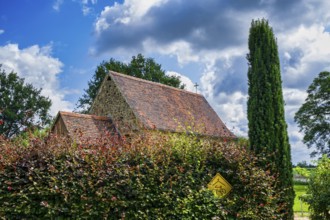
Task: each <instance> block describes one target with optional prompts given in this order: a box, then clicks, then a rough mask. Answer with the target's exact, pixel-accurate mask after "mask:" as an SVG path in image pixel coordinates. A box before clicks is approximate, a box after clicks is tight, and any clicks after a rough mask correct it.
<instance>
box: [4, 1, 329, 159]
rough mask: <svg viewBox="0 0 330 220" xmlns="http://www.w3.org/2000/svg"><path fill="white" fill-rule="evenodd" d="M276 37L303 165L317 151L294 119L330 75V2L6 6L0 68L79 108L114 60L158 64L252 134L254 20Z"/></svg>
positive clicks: (57, 102)
mask: <svg viewBox="0 0 330 220" xmlns="http://www.w3.org/2000/svg"><path fill="white" fill-rule="evenodd" d="M262 18H265V19H267V20H268V21H269V24H270V26H271V27H272V28H273V31H274V34H275V36H276V38H277V44H278V50H279V54H280V62H281V75H282V86H283V95H284V99H285V112H286V121H287V124H288V133H289V139H290V144H291V151H292V162H293V163H294V164H296V163H298V162H301V161H307V162H310V161H311V158H310V157H309V154H310V152H311V150H310V149H308V148H307V147H306V146H305V145H304V144H303V143H302V138H303V134H302V133H300V132H299V128H298V127H297V124H296V123H295V122H294V114H295V112H297V110H298V109H299V107H300V106H301V105H302V103H303V102H304V100H305V98H306V97H307V93H306V90H307V88H308V86H309V85H310V84H311V83H312V81H313V79H314V78H315V77H316V76H317V75H318V74H319V73H320V72H321V71H330V59H329V57H330V1H325V0H290V1H288V0H249V1H247V0H231V1H229V0H227V1H226V0H203V1H201V0H189V1H183V0H123V1H113V0H0V64H2V69H4V70H5V71H7V72H9V71H14V72H16V73H18V75H19V76H20V77H23V78H25V82H27V83H31V84H33V85H34V86H35V87H37V88H42V94H43V95H45V96H47V97H49V98H50V99H51V100H52V103H53V105H52V107H51V114H52V115H53V116H55V115H56V113H57V112H58V111H59V110H62V111H72V110H74V109H75V107H76V103H77V100H78V98H79V97H81V95H82V94H83V93H84V89H87V85H88V84H87V83H88V81H89V80H91V79H92V76H93V74H94V72H95V69H96V67H97V66H98V65H99V64H100V63H101V62H102V61H107V60H109V59H110V58H114V59H116V60H119V61H122V62H129V61H130V60H131V58H132V56H135V55H137V54H138V53H141V54H143V55H144V56H145V57H151V58H154V60H155V61H156V62H157V63H159V64H161V65H162V68H163V69H164V70H165V71H166V73H167V74H168V75H177V76H181V80H182V81H183V83H185V84H186V89H187V90H190V91H195V88H194V87H193V84H194V83H198V85H199V87H198V93H200V94H202V95H203V96H204V97H205V98H206V99H207V100H208V102H209V103H210V105H211V106H212V107H213V109H214V110H215V111H216V112H217V113H218V115H219V116H220V118H221V119H222V120H223V121H224V123H225V124H226V125H227V127H228V128H229V129H230V130H231V131H233V132H234V133H235V134H236V135H237V136H244V137H246V136H247V131H248V128H247V123H248V121H247V109H246V103H247V98H248V97H247V89H248V83H247V68H248V64H247V60H246V54H247V53H248V52H249V51H248V45H247V42H248V36H249V28H250V26H251V21H252V20H253V19H255V20H256V19H262Z"/></svg>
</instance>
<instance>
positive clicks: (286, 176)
mask: <svg viewBox="0 0 330 220" xmlns="http://www.w3.org/2000/svg"><path fill="white" fill-rule="evenodd" d="M249 50H250V53H249V54H248V55H247V60H248V63H249V68H248V83H249V91H248V93H249V99H248V103H247V106H248V121H249V123H248V126H249V139H250V144H251V149H252V150H253V151H254V152H255V153H256V155H258V156H259V157H260V158H261V161H264V162H262V163H261V165H262V166H264V167H265V169H269V170H270V171H271V172H272V173H273V174H274V175H275V176H277V178H278V184H277V185H276V186H275V187H276V188H277V192H278V193H279V195H281V196H280V200H279V203H278V204H279V210H280V212H282V213H285V214H284V218H285V219H293V201H294V191H293V179H292V163H291V152H290V144H289V139H288V133H287V125H286V122H285V117H284V101H283V94H282V81H281V73H280V61H279V56H278V50H277V43H276V40H275V37H274V33H273V30H272V28H271V27H270V26H269V25H268V21H267V20H265V19H262V20H253V21H252V23H251V28H250V35H249ZM262 158H265V159H264V160H263V159H262Z"/></svg>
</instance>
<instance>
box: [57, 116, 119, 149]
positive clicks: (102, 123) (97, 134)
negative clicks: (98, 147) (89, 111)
mask: <svg viewBox="0 0 330 220" xmlns="http://www.w3.org/2000/svg"><path fill="white" fill-rule="evenodd" d="M59 118H62V120H63V122H64V125H65V127H66V129H67V131H68V133H69V136H70V137H71V138H72V139H74V140H75V141H77V142H79V143H81V142H84V141H89V140H90V141H93V140H96V139H98V138H101V137H102V136H104V135H105V134H106V133H107V132H114V131H115V127H114V125H113V124H112V122H111V120H110V119H109V118H108V117H102V116H96V115H85V114H78V113H72V112H63V111H60V112H59V113H58V116H57V119H56V121H57V120H58V119H59ZM55 123H56V122H55Z"/></svg>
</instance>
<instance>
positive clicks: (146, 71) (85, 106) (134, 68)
mask: <svg viewBox="0 0 330 220" xmlns="http://www.w3.org/2000/svg"><path fill="white" fill-rule="evenodd" d="M109 70H112V71H115V72H119V73H122V74H126V75H130V76H134V77H137V78H141V79H145V80H149V81H153V82H158V83H162V84H165V85H169V86H173V87H175V88H181V89H184V87H185V85H184V84H182V83H181V80H180V78H179V77H177V76H168V75H166V74H165V71H164V70H163V69H162V68H161V65H160V64H158V63H156V62H155V61H154V59H152V58H145V57H144V56H143V55H141V54H138V55H137V56H133V57H132V59H131V61H130V63H128V64H126V63H123V62H120V61H117V60H115V59H113V58H111V59H110V60H109V61H107V62H106V61H103V62H102V63H101V64H100V65H98V66H97V68H96V70H95V73H94V75H93V78H92V79H91V80H90V81H89V82H88V88H87V89H86V90H85V93H84V94H83V95H82V97H81V98H79V100H78V103H77V108H78V110H79V111H80V112H82V113H88V112H89V110H90V107H91V105H92V103H93V101H94V99H95V97H96V95H97V91H98V89H99V87H100V86H101V83H102V81H103V79H104V77H105V76H106V75H107V74H108V72H109Z"/></svg>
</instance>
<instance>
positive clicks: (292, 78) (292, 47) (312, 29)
mask: <svg viewBox="0 0 330 220" xmlns="http://www.w3.org/2000/svg"><path fill="white" fill-rule="evenodd" d="M278 39H279V40H278V41H279V42H280V43H279V44H280V45H279V47H280V51H282V53H283V61H284V63H283V69H284V72H283V78H284V80H285V83H287V84H288V85H289V86H292V87H301V88H304V89H306V88H307V86H308V85H309V84H310V83H311V82H312V80H313V78H315V77H316V76H317V75H318V73H319V72H321V71H324V70H329V69H330V60H329V56H330V33H329V32H328V31H326V29H325V26H323V25H322V24H313V25H310V26H305V25H300V26H298V27H297V28H293V29H291V30H290V31H286V32H283V33H279V34H278Z"/></svg>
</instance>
